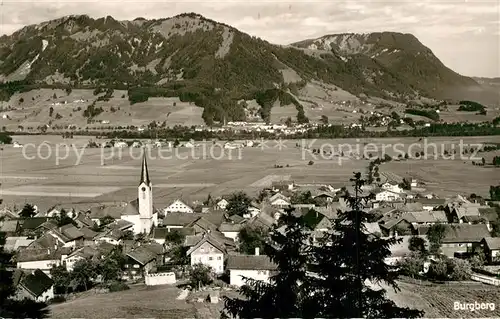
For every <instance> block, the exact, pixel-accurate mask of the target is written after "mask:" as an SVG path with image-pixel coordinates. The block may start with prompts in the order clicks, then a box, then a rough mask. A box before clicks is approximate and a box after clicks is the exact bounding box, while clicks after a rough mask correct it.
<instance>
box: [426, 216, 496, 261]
mask: <svg viewBox="0 0 500 319" xmlns="http://www.w3.org/2000/svg"><path fill="white" fill-rule="evenodd" d="M444 226H445V229H446V231H445V236H444V238H443V240H442V246H441V250H442V252H443V254H444V255H446V256H448V257H454V256H455V253H473V252H475V251H476V250H477V249H479V248H480V246H481V241H482V240H483V238H485V237H490V232H489V231H488V228H487V227H486V225H482V224H480V225H468V224H446V225H444ZM428 230H429V227H428V226H419V227H418V228H417V231H418V234H419V235H426V234H427V231H428Z"/></svg>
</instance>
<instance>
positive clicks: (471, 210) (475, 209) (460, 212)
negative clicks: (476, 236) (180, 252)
mask: <svg viewBox="0 0 500 319" xmlns="http://www.w3.org/2000/svg"><path fill="white" fill-rule="evenodd" d="M479 207H480V206H479V205H475V204H464V205H460V206H456V207H455V213H456V214H457V217H458V218H459V219H460V218H462V217H465V216H479V215H480V214H479Z"/></svg>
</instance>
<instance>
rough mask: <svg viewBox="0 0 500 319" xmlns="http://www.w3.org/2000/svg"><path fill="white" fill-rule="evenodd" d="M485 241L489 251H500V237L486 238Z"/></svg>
mask: <svg viewBox="0 0 500 319" xmlns="http://www.w3.org/2000/svg"><path fill="white" fill-rule="evenodd" d="M484 241H485V242H486V246H487V247H488V249H489V250H500V237H485V238H484Z"/></svg>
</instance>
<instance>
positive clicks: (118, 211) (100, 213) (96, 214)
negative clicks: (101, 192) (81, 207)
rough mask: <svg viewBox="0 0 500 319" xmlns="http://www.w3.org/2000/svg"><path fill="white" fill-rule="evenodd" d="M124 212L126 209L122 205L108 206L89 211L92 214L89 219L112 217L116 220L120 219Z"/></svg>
mask: <svg viewBox="0 0 500 319" xmlns="http://www.w3.org/2000/svg"><path fill="white" fill-rule="evenodd" d="M124 210H125V207H123V206H122V205H107V206H99V207H92V208H91V209H90V210H89V212H90V214H89V218H91V219H100V218H103V217H106V216H111V217H113V218H114V219H119V218H120V216H121V215H122V213H123V212H124Z"/></svg>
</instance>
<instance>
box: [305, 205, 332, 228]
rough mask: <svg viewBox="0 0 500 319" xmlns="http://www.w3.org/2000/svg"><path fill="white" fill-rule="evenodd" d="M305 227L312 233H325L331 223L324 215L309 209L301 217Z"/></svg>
mask: <svg viewBox="0 0 500 319" xmlns="http://www.w3.org/2000/svg"><path fill="white" fill-rule="evenodd" d="M303 219H304V222H305V224H306V226H307V227H308V228H309V229H310V230H312V231H320V232H326V231H328V230H329V229H330V228H331V227H332V223H331V221H330V220H329V219H328V218H326V216H325V215H323V214H321V213H319V212H318V211H316V210H314V209H310V210H309V211H308V212H307V213H306V214H305V215H303Z"/></svg>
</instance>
